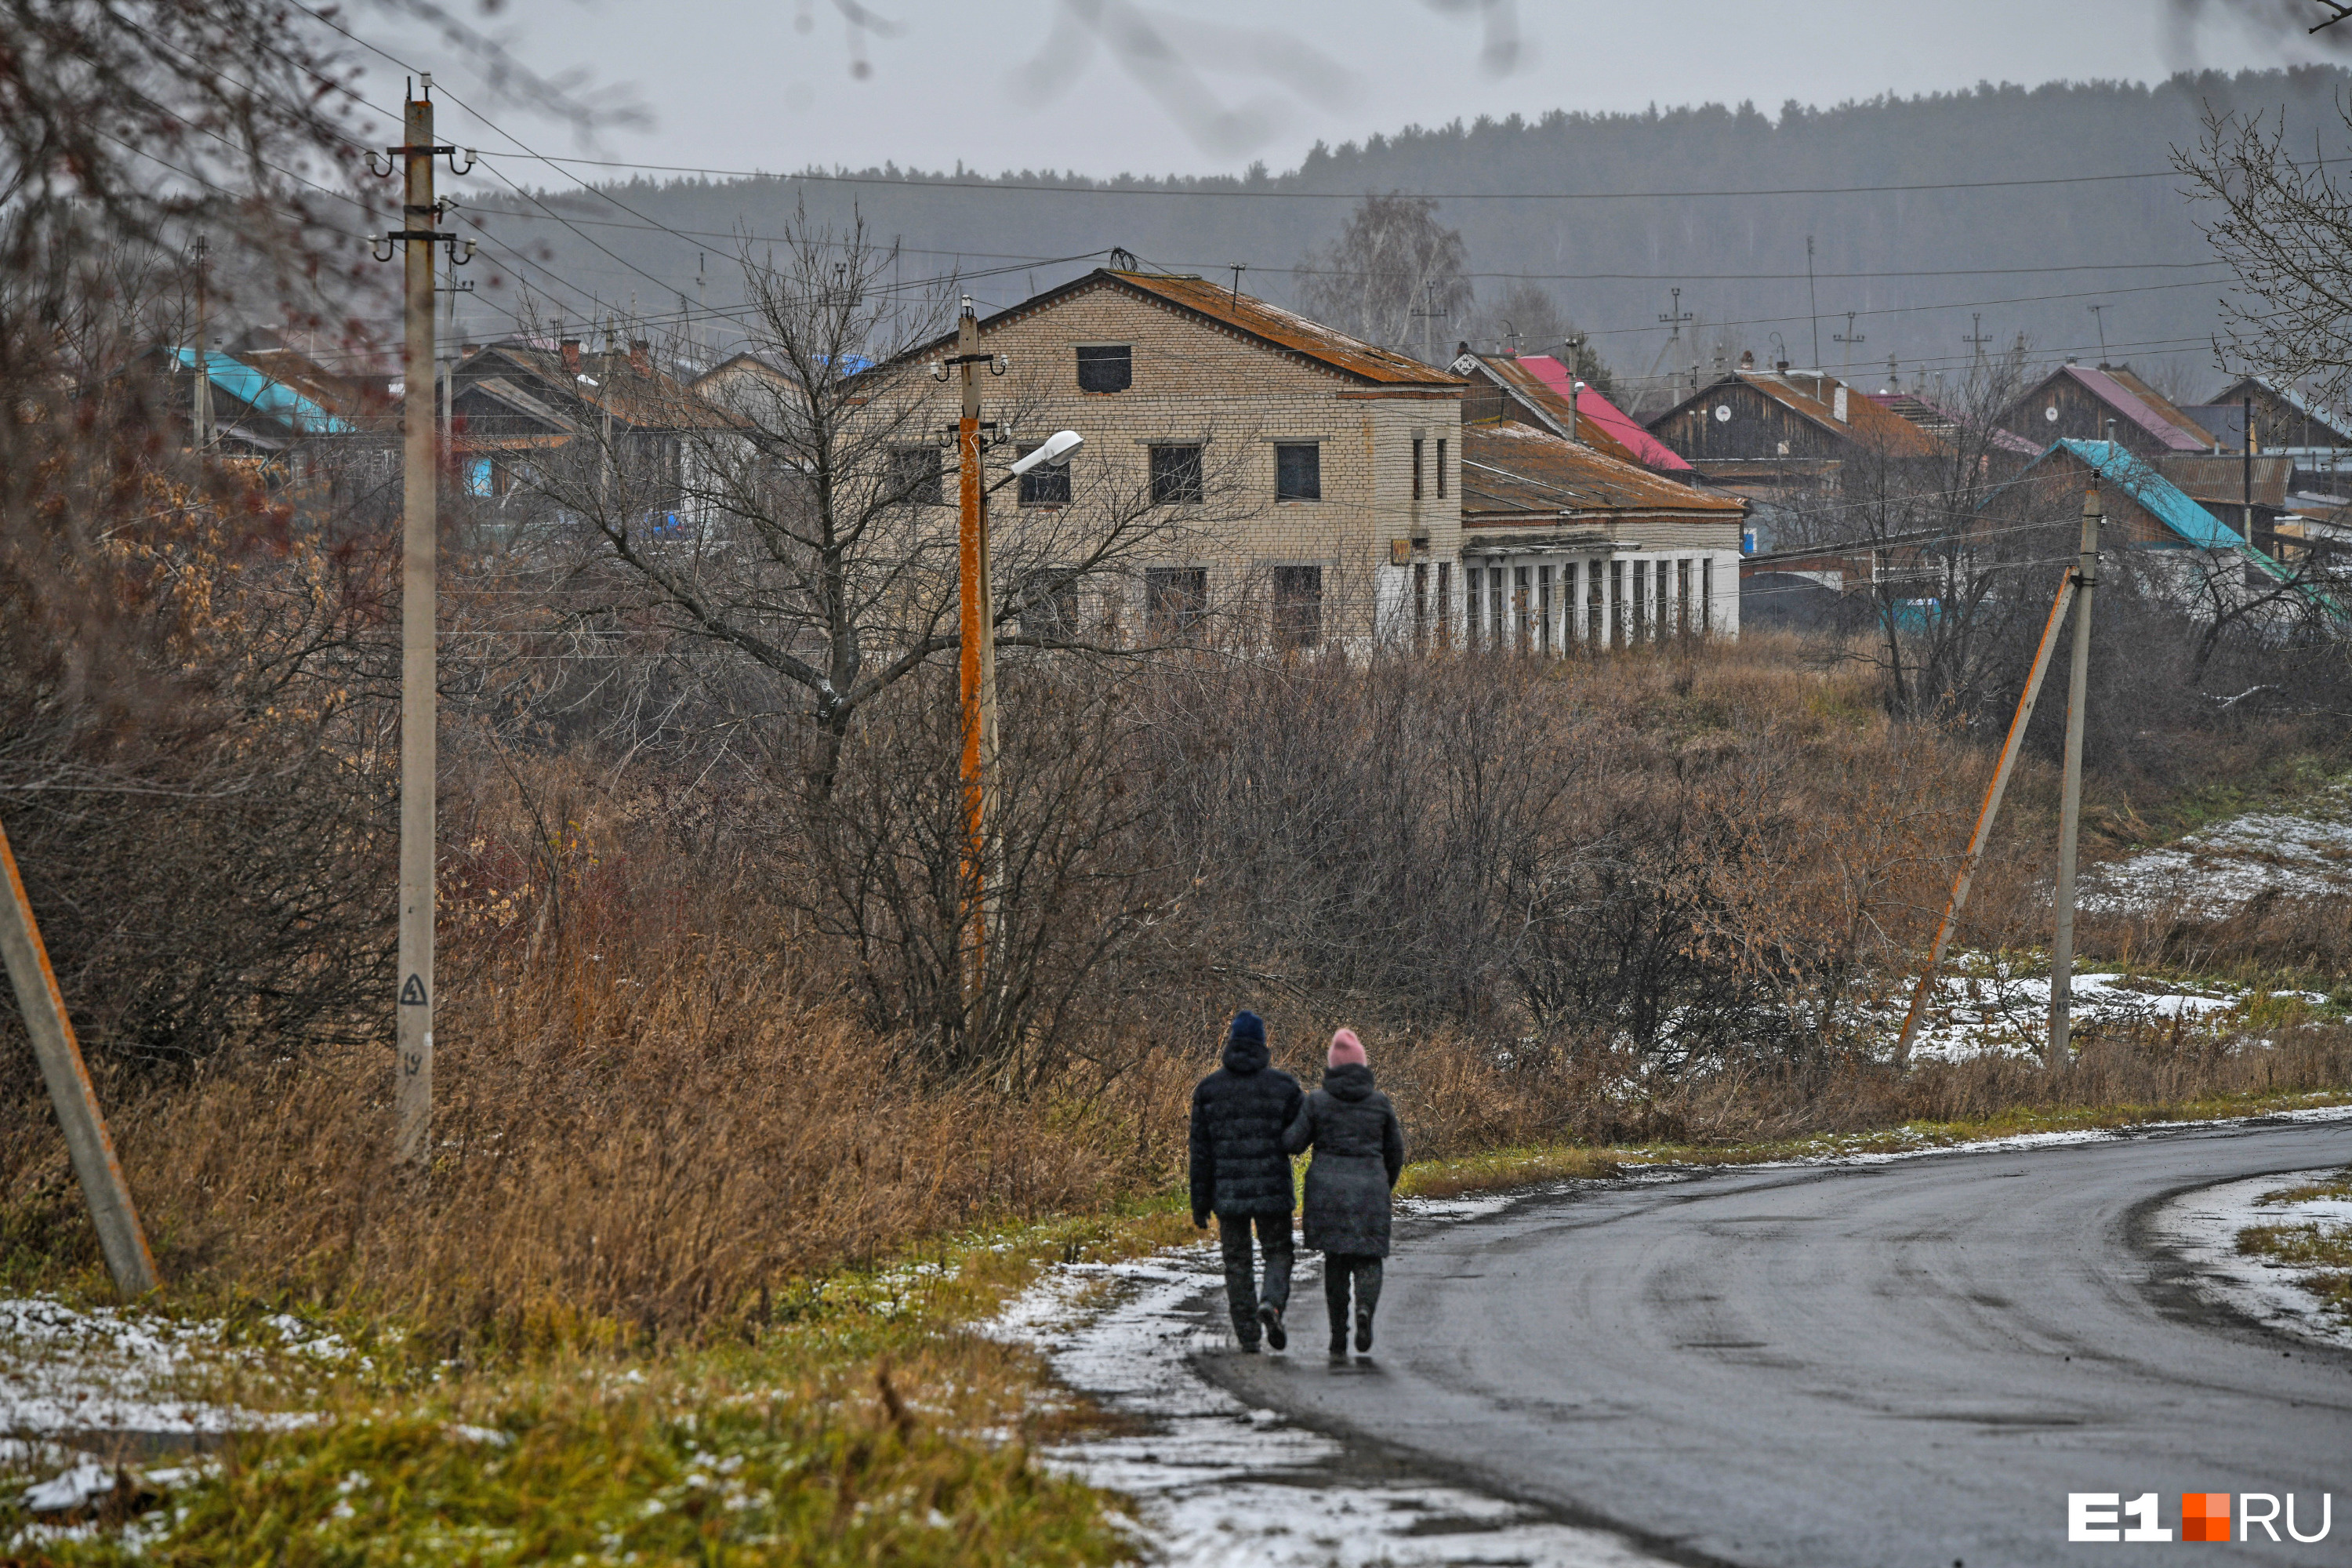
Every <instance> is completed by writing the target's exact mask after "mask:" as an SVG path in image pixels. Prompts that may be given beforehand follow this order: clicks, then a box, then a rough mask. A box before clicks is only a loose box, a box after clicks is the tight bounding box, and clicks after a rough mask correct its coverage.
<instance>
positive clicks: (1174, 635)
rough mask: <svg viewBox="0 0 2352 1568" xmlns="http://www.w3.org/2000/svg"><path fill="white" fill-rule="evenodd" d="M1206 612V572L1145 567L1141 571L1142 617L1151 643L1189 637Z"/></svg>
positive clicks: (1204, 569) (1192, 568) (1191, 568)
mask: <svg viewBox="0 0 2352 1568" xmlns="http://www.w3.org/2000/svg"><path fill="white" fill-rule="evenodd" d="M1208 613H1209V569H1208V568H1207V567H1205V566H1148V567H1146V568H1144V572H1143V617H1144V625H1145V627H1146V629H1147V630H1148V631H1149V632H1150V636H1151V640H1152V641H1153V642H1177V641H1181V639H1182V638H1184V637H1189V636H1190V635H1191V634H1192V628H1193V627H1195V626H1199V625H1200V624H1201V620H1202V617H1203V616H1206V615H1207V614H1208Z"/></svg>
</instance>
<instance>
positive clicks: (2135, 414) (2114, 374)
mask: <svg viewBox="0 0 2352 1568" xmlns="http://www.w3.org/2000/svg"><path fill="white" fill-rule="evenodd" d="M2000 425H2001V426H2002V427H2003V428H2004V429H2008V430H2011V431H2014V432H2016V433H2017V434H2018V435H2020V436H2021V437H2024V438H2025V439H2027V440H2028V441H2031V442H2032V443H2033V444H2034V445H2036V446H2038V447H2042V448H2043V449H2045V450H2047V448H2048V446H2049V444H2050V443H2051V442H2053V441H2105V440H2107V439H2110V438H2112V439H2114V440H2116V441H2119V442H2121V443H2122V444H2123V445H2124V446H2125V447H2126V448H2128V449H2129V450H2131V451H2134V452H2138V453H2140V454H2142V455H2144V456H2154V455H2155V454H2157V453H2159V452H2207V451H2210V450H2211V449H2212V437H2211V436H2210V435H2209V434H2208V433H2207V432H2206V431H2205V429H2204V428H2203V426H2200V425H2199V424H2198V423H2197V422H2196V421H2195V420H2194V419H2191V418H2190V417H2189V416H2188V415H2187V414H2185V413H2183V412H2182V411H2181V410H2180V409H2179V408H2177V407H2175V406H2174V405H2172V404H2171V403H2170V402H2168V401H2167V400H2166V399H2165V398H2164V397H2163V396H2162V395H2160V394H2158V392H2157V390H2156V389H2155V388H2154V387H2152V386H2150V385H2148V384H2147V383H2146V382H2145V381H2142V380H2141V379H2140V378H2139V377H2138V376H2137V375H2136V374H2133V373H2132V369H2131V367H2130V366H2129V365H2105V364H2103V365H2100V366H2099V367H2098V368H2096V369H2093V368H2092V367H2090V366H2088V365H2084V364H2077V363H2074V361H2073V360H2068V361H2067V362H2066V363H2064V364H2063V365H2061V366H2059V367H2058V368H2057V369H2056V370H2053V371H2052V372H2051V373H2050V374H2048V375H2046V376H2043V377H2042V379H2041V380H2040V381H2038V382H2036V383H2035V384H2033V385H2032V387H2029V388H2028V389H2027V390H2026V391H2025V392H2024V393H2022V394H2021V395H2019V396H2018V397H2017V398H2016V399H2015V401H2013V402H2011V404H2010V405H2009V407H2008V409H2007V410H2005V411H2004V412H2003V413H2002V415H2001V416H2000Z"/></svg>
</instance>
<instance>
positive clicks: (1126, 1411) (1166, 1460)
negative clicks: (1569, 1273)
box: [984, 1198, 1658, 1568]
mask: <svg viewBox="0 0 2352 1568" xmlns="http://www.w3.org/2000/svg"><path fill="white" fill-rule="evenodd" d="M1508 1201H1509V1200H1508V1199H1507V1198H1497V1199H1493V1200H1489V1199H1486V1198H1479V1199H1475V1200H1461V1201H1454V1200H1448V1201H1446V1202H1444V1203H1436V1202H1427V1203H1416V1204H1414V1205H1412V1206H1413V1208H1414V1209H1415V1210H1416V1211H1417V1212H1420V1213H1423V1214H1425V1215H1432V1216H1437V1217H1447V1218H1452V1217H1467V1215H1468V1214H1470V1213H1472V1212H1475V1213H1491V1212H1493V1211H1494V1210H1495V1209H1497V1208H1499V1207H1501V1206H1502V1205H1504V1204H1505V1203H1507V1202H1508ZM1404 1206H1406V1205H1400V1207H1404ZM1454 1211H1461V1214H1460V1215H1458V1216H1457V1215H1456V1214H1455V1213H1454ZM1313 1272H1314V1271H1313V1269H1312V1268H1311V1267H1310V1268H1304V1269H1302V1270H1301V1273H1302V1274H1305V1275H1307V1276H1309V1279H1306V1280H1302V1281H1301V1282H1300V1285H1298V1286H1294V1288H1293V1296H1292V1299H1293V1300H1294V1301H1298V1300H1313V1298H1314V1296H1315V1294H1316V1292H1315V1291H1314V1290H1313V1289H1311V1288H1301V1287H1302V1286H1311V1277H1312V1275H1313ZM1223 1283H1224V1275H1223V1262H1222V1260H1221V1258H1220V1256H1219V1254H1218V1251H1217V1249H1216V1248H1215V1247H1213V1246H1207V1245H1196V1246H1192V1247H1181V1248H1178V1249H1173V1250H1171V1251H1167V1252H1162V1253H1160V1254H1158V1255H1156V1256H1154V1257H1151V1258H1145V1259H1141V1260H1139V1261H1136V1262H1131V1263H1111V1264H1067V1265H1064V1266H1062V1267H1060V1268H1053V1269H1049V1270H1047V1271H1046V1273H1045V1275H1044V1276H1043V1277H1042V1278H1041V1279H1038V1280H1037V1282H1036V1283H1035V1284H1034V1285H1033V1286H1031V1287H1030V1289H1028V1290H1026V1291H1024V1293H1023V1294H1022V1295H1020V1296H1019V1297H1017V1298H1015V1299H1014V1300H1013V1301H1012V1302H1011V1303H1010V1304H1009V1305H1008V1306H1007V1307H1006V1308H1005V1310H1003V1312H1001V1313H1000V1314H998V1316H997V1317H996V1318H995V1319H994V1320H993V1321H991V1322H990V1323H989V1324H988V1325H986V1326H985V1329H984V1331H986V1332H989V1333H991V1334H993V1335H995V1336H997V1337H999V1338H1003V1339H1007V1340H1014V1341H1019V1342H1025V1343H1028V1344H1033V1345H1034V1346H1036V1347H1037V1348H1038V1349H1039V1350H1041V1351H1043V1352H1045V1356H1046V1358H1047V1360H1048V1361H1049V1362H1050V1363H1052V1365H1053V1367H1054V1370H1055V1373H1056V1374H1057V1375H1059V1376H1060V1377H1061V1379H1062V1380H1063V1381H1064V1382H1065V1383H1066V1384H1069V1385H1071V1386H1072V1387H1074V1388H1078V1389H1082V1390H1084V1391H1085V1392H1086V1393H1087V1394H1091V1395H1093V1396H1094V1397H1095V1399H1096V1400H1097V1401H1098V1402H1099V1403H1100V1404H1101V1405H1103V1406H1104V1407H1106V1408H1107V1409H1108V1410H1110V1411H1111V1412H1113V1413H1114V1414H1116V1415H1122V1416H1125V1417H1128V1418H1129V1421H1130V1422H1131V1423H1132V1425H1133V1426H1135V1427H1137V1428H1138V1430H1135V1431H1132V1432H1129V1433H1127V1434H1122V1435H1118V1436H1091V1437H1087V1438H1085V1439H1083V1440H1080V1441H1078V1442H1074V1443H1069V1444H1065V1445H1063V1446H1061V1447H1056V1448H1054V1449H1051V1450H1048V1451H1047V1452H1046V1453H1045V1454H1044V1455H1043V1456H1041V1458H1043V1459H1044V1461H1045V1463H1046V1464H1047V1465H1049V1466H1051V1467H1053V1468H1055V1469H1057V1470H1059V1471H1061V1472H1062V1473H1064V1474H1067V1475H1071V1476H1075V1477H1076V1478H1078V1479H1081V1480H1084V1481H1086V1482H1087V1483H1088V1484H1090V1485H1093V1486H1097V1487H1102V1488H1104V1489H1108V1490H1110V1491H1115V1492H1118V1493H1120V1494H1122V1495H1124V1496H1126V1497H1128V1498H1130V1499H1132V1500H1134V1502H1135V1505H1136V1517H1135V1519H1134V1521H1133V1527H1134V1530H1135V1531H1136V1533H1137V1535H1138V1536H1139V1537H1140V1539H1141V1542H1143V1543H1144V1544H1145V1545H1147V1546H1148V1547H1149V1549H1150V1552H1151V1553H1152V1555H1153V1556H1154V1557H1155V1558H1156V1559H1157V1560H1159V1561H1160V1562H1165V1563H1181V1564H1184V1565H1185V1568H1325V1565H1327V1564H1338V1565H1342V1568H1373V1565H1375V1564H1381V1565H1391V1568H1422V1565H1431V1568H1434V1565H1435V1564H1439V1563H1526V1564H1529V1565H1531V1568H1658V1560H1657V1559H1655V1558H1654V1557H1651V1556H1648V1555H1647V1554H1645V1553H1643V1552H1639V1551H1637V1550H1635V1549H1634V1548H1633V1546H1631V1545H1630V1544H1628V1543H1627V1542H1624V1541H1623V1540H1622V1539H1621V1538H1619V1537H1617V1536H1615V1535H1612V1534H1610V1533H1609V1532H1607V1531H1599V1530H1586V1529H1578V1528H1574V1527H1571V1526H1568V1525H1561V1524H1556V1523H1554V1522H1552V1521H1549V1520H1547V1519H1545V1518H1543V1517H1542V1516H1541V1515H1539V1514H1537V1513H1535V1512H1534V1511H1533V1510H1528V1509H1526V1508H1523V1507H1521V1506H1520V1505H1518V1504H1517V1503H1511V1502H1505V1501H1502V1500H1497V1499H1495V1498H1489V1497H1485V1496H1481V1495H1480V1494H1478V1493H1475V1492H1470V1491H1465V1490H1463V1489H1459V1488H1455V1487H1449V1486H1440V1485H1435V1484H1431V1483H1428V1482H1425V1481H1423V1480H1419V1479H1410V1478H1406V1479H1387V1480H1380V1481H1372V1482H1370V1483H1364V1484H1344V1483H1339V1482H1335V1481H1334V1480H1332V1479H1330V1477H1331V1475H1332V1473H1333V1472H1334V1471H1335V1470H1336V1469H1338V1468H1339V1467H1341V1466H1342V1465H1343V1464H1344V1462H1345V1450H1344V1448H1343V1447H1342V1446H1341V1445H1340V1444H1339V1443H1338V1442H1337V1441H1335V1440H1333V1439H1332V1438H1329V1437H1326V1436H1322V1435H1321V1434H1319V1433H1316V1432H1310V1431H1307V1429H1305V1428H1303V1427H1299V1426H1293V1425H1291V1424H1290V1423H1289V1422H1287V1421H1286V1420H1284V1419H1283V1418H1282V1416H1281V1415H1279V1414H1277V1413H1276V1412H1275V1411H1272V1410H1264V1409H1255V1408H1253V1407H1251V1406H1249V1405H1245V1404H1244V1403H1243V1402H1242V1401H1241V1400H1239V1399H1236V1398H1235V1397H1234V1396H1233V1395H1232V1394H1228V1393H1226V1392H1225V1391H1224V1390H1223V1389H1222V1388H1218V1387H1216V1386H1214V1385H1213V1384H1209V1383H1207V1382H1205V1381H1204V1380H1202V1378H1200V1377H1198V1376H1196V1375H1195V1374H1194V1373H1193V1372H1192V1367H1191V1366H1190V1365H1189V1364H1188V1363H1189V1360H1190V1358H1191V1357H1192V1355H1194V1354H1196V1353H1200V1352H1230V1351H1231V1350H1232V1349H1233V1342H1232V1337H1231V1335H1230V1334H1228V1333H1227V1332H1225V1331H1223V1328H1222V1327H1220V1326H1218V1324H1219V1322H1220V1321H1221V1320H1222V1315H1223ZM1106 1293H1108V1295H1109V1297H1110V1300H1109V1302H1108V1305H1104V1304H1102V1303H1103V1298H1104V1297H1105V1295H1106ZM1204 1297H1207V1298H1209V1299H1210V1301H1211V1305H1210V1307H1209V1309H1208V1312H1207V1313H1205V1314H1204V1313H1203V1312H1202V1310H1199V1307H1198V1303H1199V1302H1200V1301H1201V1300H1202V1298H1204ZM1089 1303H1093V1305H1092V1306H1091V1307H1090V1306H1089ZM1320 1327H1321V1325H1320V1324H1319V1323H1314V1324H1305V1323H1302V1325H1301V1327H1300V1329H1299V1331H1298V1332H1299V1334H1300V1336H1301V1338H1302V1339H1305V1340H1312V1339H1314V1338H1316V1337H1317V1334H1318V1331H1319V1330H1320ZM1294 1343H1297V1341H1294Z"/></svg>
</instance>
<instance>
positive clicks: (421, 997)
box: [400, 974, 425, 1007]
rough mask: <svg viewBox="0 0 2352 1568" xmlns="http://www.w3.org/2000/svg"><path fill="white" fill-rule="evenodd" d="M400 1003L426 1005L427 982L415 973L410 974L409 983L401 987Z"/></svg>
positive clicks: (413, 1005) (414, 1005)
mask: <svg viewBox="0 0 2352 1568" xmlns="http://www.w3.org/2000/svg"><path fill="white" fill-rule="evenodd" d="M400 1005H402V1006H404V1007H422V1006H424V1005H425V982H424V981H422V980H420V979H418V978H417V977H416V976H415V975H414V974H412V975H410V976H409V977H408V983H407V984H404V985H403V986H402V987H401V988H400Z"/></svg>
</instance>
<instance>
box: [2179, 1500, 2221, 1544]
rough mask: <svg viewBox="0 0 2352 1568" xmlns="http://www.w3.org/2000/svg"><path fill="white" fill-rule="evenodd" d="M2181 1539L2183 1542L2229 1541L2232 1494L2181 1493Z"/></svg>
mask: <svg viewBox="0 0 2352 1568" xmlns="http://www.w3.org/2000/svg"><path fill="white" fill-rule="evenodd" d="M2180 1539H2181V1540H2183V1541H2227V1540H2229V1539H2230V1494H2229V1493H2228V1492H2183V1493H2181V1494H2180Z"/></svg>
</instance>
